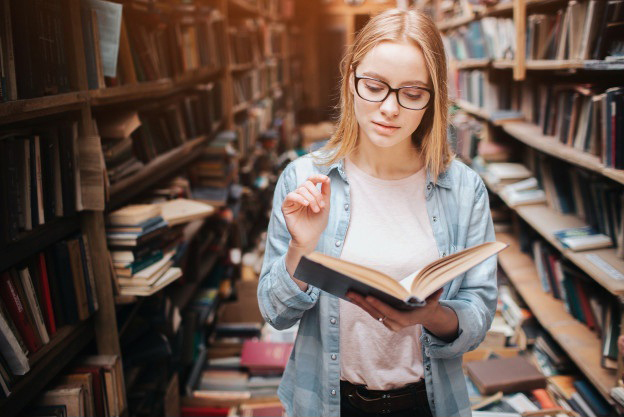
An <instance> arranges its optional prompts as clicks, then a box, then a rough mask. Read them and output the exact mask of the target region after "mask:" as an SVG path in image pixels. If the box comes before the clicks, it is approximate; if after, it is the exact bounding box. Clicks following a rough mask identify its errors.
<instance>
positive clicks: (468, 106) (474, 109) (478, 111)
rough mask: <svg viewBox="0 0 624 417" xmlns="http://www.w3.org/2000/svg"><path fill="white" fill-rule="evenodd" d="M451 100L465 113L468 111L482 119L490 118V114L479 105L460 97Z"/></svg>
mask: <svg viewBox="0 0 624 417" xmlns="http://www.w3.org/2000/svg"><path fill="white" fill-rule="evenodd" d="M453 101H454V102H455V104H457V105H458V106H459V107H461V108H462V110H464V111H466V112H467V113H470V114H472V115H473V116H477V117H479V118H481V119H484V120H490V114H489V113H488V112H487V111H485V109H482V108H481V107H479V106H477V105H475V104H472V103H471V102H469V101H466V100H462V99H460V98H456V99H453Z"/></svg>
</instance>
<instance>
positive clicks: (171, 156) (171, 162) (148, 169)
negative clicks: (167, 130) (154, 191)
mask: <svg viewBox="0 0 624 417" xmlns="http://www.w3.org/2000/svg"><path fill="white" fill-rule="evenodd" d="M206 141H207V137H206V136H200V137H198V138H195V139H192V140H190V141H188V142H186V143H185V144H183V145H181V146H179V147H177V148H175V149H172V150H170V151H169V152H167V153H164V154H162V155H159V156H157V157H156V158H155V159H154V160H152V161H150V162H149V163H148V164H147V165H145V167H143V168H142V169H141V170H140V171H139V172H137V173H136V174H134V175H131V176H130V177H128V178H124V179H123V180H121V181H119V182H117V183H115V184H113V185H112V186H111V198H110V202H109V206H110V207H111V208H112V209H115V208H118V207H120V206H121V205H123V204H124V203H125V202H127V201H128V200H129V199H130V198H132V197H134V196H135V195H137V194H139V193H141V192H142V191H144V190H146V189H148V188H149V187H151V186H152V185H154V184H155V183H157V182H158V181H160V180H162V179H163V178H165V177H167V176H168V175H170V174H172V173H174V172H175V171H177V170H179V169H180V168H183V167H184V166H185V165H186V164H187V163H188V162H190V161H191V160H193V159H194V158H196V157H197V156H199V152H195V150H196V149H197V148H198V147H200V146H201V145H203V144H204V143H205V142H206Z"/></svg>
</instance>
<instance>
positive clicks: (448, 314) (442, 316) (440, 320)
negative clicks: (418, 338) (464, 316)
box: [423, 305, 459, 342]
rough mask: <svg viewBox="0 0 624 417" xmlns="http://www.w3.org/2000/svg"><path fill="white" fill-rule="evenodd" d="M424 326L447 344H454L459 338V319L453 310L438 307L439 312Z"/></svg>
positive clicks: (441, 306)
mask: <svg viewBox="0 0 624 417" xmlns="http://www.w3.org/2000/svg"><path fill="white" fill-rule="evenodd" d="M423 326H424V327H425V328H426V329H427V330H428V331H429V332H431V333H433V334H434V335H435V336H436V337H438V338H440V339H442V340H444V341H445V342H452V341H453V340H455V339H456V338H457V333H458V331H459V319H458V318H457V314H455V311H454V310H453V309H452V308H449V307H446V306H443V305H438V308H437V311H436V312H435V313H434V314H431V317H430V319H429V320H427V322H426V323H423Z"/></svg>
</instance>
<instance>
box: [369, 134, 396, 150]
mask: <svg viewBox="0 0 624 417" xmlns="http://www.w3.org/2000/svg"><path fill="white" fill-rule="evenodd" d="M368 140H369V141H370V142H371V143H372V144H373V145H375V146H377V147H379V148H392V147H393V146H396V145H398V144H399V143H401V142H403V140H405V138H403V139H400V138H399V137H398V136H396V135H390V136H385V135H379V134H377V133H376V132H369V134H368Z"/></svg>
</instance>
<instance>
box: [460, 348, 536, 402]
mask: <svg viewBox="0 0 624 417" xmlns="http://www.w3.org/2000/svg"><path fill="white" fill-rule="evenodd" d="M465 368H466V372H467V373H468V376H469V377H470V379H471V380H472V381H473V382H474V383H475V385H476V386H477V387H478V388H479V392H481V394H484V395H491V394H494V393H496V392H498V391H502V392H503V393H504V394H509V393H513V392H516V391H529V390H534V389H539V388H546V377H545V376H544V375H542V373H541V372H540V371H538V370H537V368H535V366H534V365H533V364H532V363H531V362H529V361H528V360H527V359H526V358H524V357H522V356H516V357H512V358H498V359H490V360H485V361H473V362H468V363H466V365H465Z"/></svg>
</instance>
